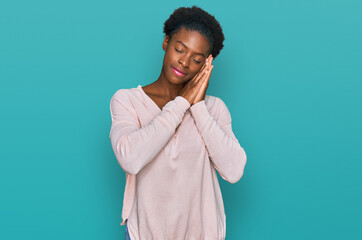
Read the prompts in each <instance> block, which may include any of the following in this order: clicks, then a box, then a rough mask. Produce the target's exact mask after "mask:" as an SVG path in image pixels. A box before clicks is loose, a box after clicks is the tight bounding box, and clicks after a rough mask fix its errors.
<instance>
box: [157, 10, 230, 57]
mask: <svg viewBox="0 0 362 240" xmlns="http://www.w3.org/2000/svg"><path fill="white" fill-rule="evenodd" d="M181 27H184V28H185V29H187V30H191V31H198V32H199V33H201V34H202V35H204V36H205V37H206V38H207V39H208V41H209V43H210V47H211V49H210V53H211V55H212V56H213V58H215V57H216V56H217V55H219V53H220V51H221V49H222V48H223V47H224V44H223V41H224V39H225V38H224V34H223V32H222V28H221V26H220V24H219V22H218V21H217V20H216V19H215V17H214V16H212V15H210V14H209V13H207V12H206V11H204V10H202V9H201V8H199V7H197V6H192V7H191V8H186V7H180V8H178V9H176V10H175V11H174V12H173V13H172V14H171V15H170V17H169V18H168V19H167V20H166V22H165V23H164V27H163V32H164V33H165V34H166V36H169V38H170V39H171V38H172V36H173V34H175V33H177V32H178V31H179V30H180V29H181Z"/></svg>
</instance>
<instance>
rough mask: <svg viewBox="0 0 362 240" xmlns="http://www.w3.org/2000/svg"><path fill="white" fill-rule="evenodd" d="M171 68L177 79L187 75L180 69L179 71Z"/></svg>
mask: <svg viewBox="0 0 362 240" xmlns="http://www.w3.org/2000/svg"><path fill="white" fill-rule="evenodd" d="M171 68H172V71H173V72H174V73H175V74H176V75H177V76H179V77H183V76H186V74H187V73H185V72H183V71H181V69H179V68H176V67H172V66H171Z"/></svg>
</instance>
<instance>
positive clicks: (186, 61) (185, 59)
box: [178, 56, 190, 68]
mask: <svg viewBox="0 0 362 240" xmlns="http://www.w3.org/2000/svg"><path fill="white" fill-rule="evenodd" d="M178 62H179V64H181V65H182V67H184V68H187V67H189V66H190V59H189V58H188V57H187V56H182V57H180V58H179V60H178Z"/></svg>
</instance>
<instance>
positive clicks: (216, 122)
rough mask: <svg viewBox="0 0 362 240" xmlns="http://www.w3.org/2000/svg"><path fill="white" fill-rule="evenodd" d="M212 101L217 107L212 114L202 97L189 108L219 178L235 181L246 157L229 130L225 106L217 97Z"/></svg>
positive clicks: (229, 125)
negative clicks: (214, 113)
mask: <svg viewBox="0 0 362 240" xmlns="http://www.w3.org/2000/svg"><path fill="white" fill-rule="evenodd" d="M215 101H216V102H215V104H217V105H218V109H219V111H218V112H217V114H216V116H215V117H214V116H212V115H211V114H210V112H209V111H208V109H207V106H206V103H205V100H203V101H200V102H198V103H196V104H194V105H192V106H191V107H190V111H191V114H192V117H193V119H194V121H195V124H196V126H197V128H198V130H199V132H200V134H201V136H202V138H203V140H204V142H205V145H206V149H207V151H208V154H209V158H210V160H211V161H212V163H213V165H214V167H215V168H216V170H218V172H219V173H220V175H221V177H222V178H223V179H225V180H227V181H228V182H231V183H235V182H237V181H239V180H240V178H241V177H242V176H243V173H244V167H245V164H246V159H247V157H246V153H245V151H244V149H243V148H242V147H241V146H240V144H239V141H238V140H237V139H236V137H235V135H234V133H233V131H232V126H231V116H230V112H229V110H228V108H227V107H226V105H225V103H224V102H223V101H222V100H221V99H220V98H217V97H215Z"/></svg>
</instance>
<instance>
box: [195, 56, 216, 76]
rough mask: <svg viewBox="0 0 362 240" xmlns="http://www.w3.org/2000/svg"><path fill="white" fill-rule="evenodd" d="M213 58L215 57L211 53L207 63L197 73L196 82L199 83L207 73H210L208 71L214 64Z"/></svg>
mask: <svg viewBox="0 0 362 240" xmlns="http://www.w3.org/2000/svg"><path fill="white" fill-rule="evenodd" d="M212 60H213V57H212V55H211V54H210V55H209V57H208V58H206V61H205V64H204V65H203V66H202V68H201V69H200V71H199V72H198V73H197V74H196V75H195V77H194V81H195V83H197V82H198V81H199V80H200V79H202V78H204V77H205V75H207V74H208V72H209V71H210V67H211V66H212V65H211V64H212Z"/></svg>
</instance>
